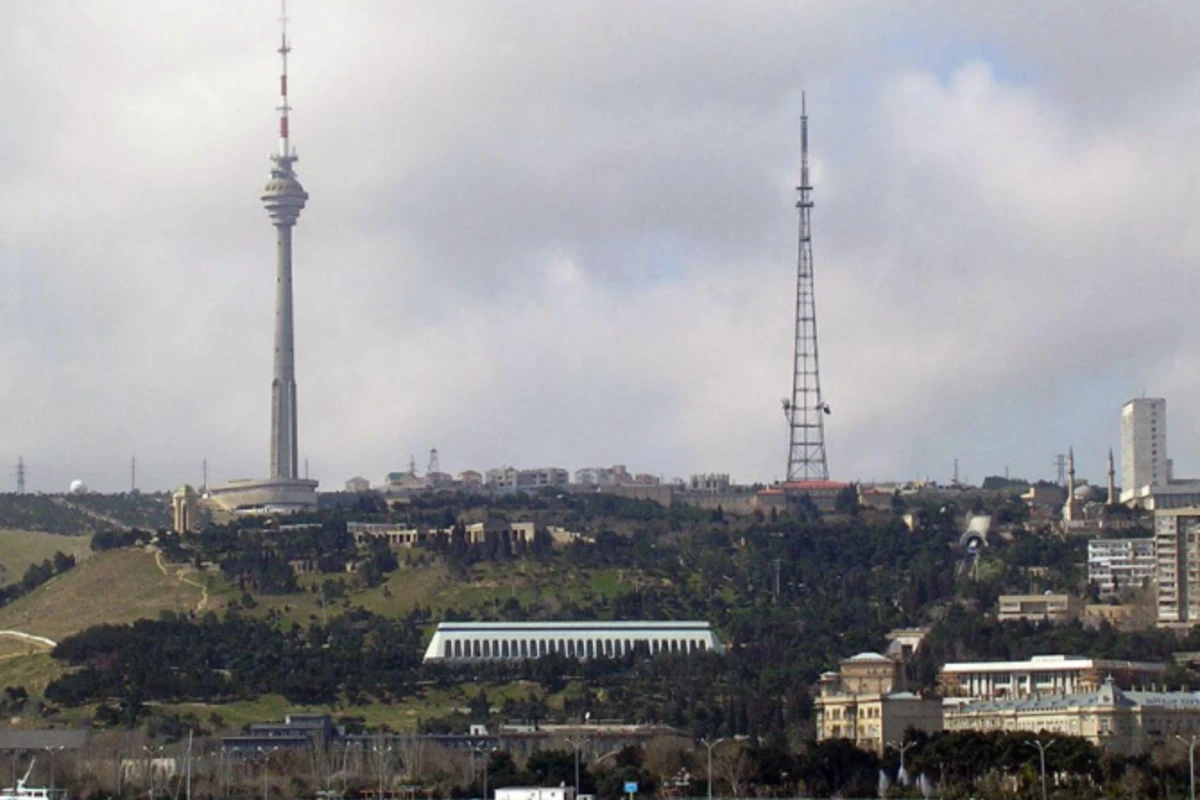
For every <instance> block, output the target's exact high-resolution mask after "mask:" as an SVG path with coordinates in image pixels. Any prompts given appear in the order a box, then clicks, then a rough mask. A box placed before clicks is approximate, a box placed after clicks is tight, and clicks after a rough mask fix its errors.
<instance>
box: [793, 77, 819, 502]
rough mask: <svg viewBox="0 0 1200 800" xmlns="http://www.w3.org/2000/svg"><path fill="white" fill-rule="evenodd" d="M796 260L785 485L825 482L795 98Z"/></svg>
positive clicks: (806, 187)
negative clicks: (797, 158)
mask: <svg viewBox="0 0 1200 800" xmlns="http://www.w3.org/2000/svg"><path fill="white" fill-rule="evenodd" d="M800 98H801V99H800V185H799V186H797V187H796V190H797V191H798V192H799V193H800V199H799V200H797V201H796V208H797V209H799V211H800V242H799V251H800V252H799V256H798V258H797V267H796V349H795V351H794V357H793V359H792V398H791V400H784V401H783V413H784V414H785V415H786V416H787V420H788V432H789V445H788V465H787V479H788V481H804V480H822V481H824V480H829V464H828V462H827V461H826V458H825V415H826V414H828V413H829V406H828V405H826V404H825V402H824V401H823V400H822V399H821V371H820V366H819V364H820V362H819V359H818V356H817V299H816V293H815V289H814V283H813V255H812V207H813V202H812V185H811V184H810V183H809V178H808V108H807V104H806V99H805V97H804V95H803V94H801V96H800Z"/></svg>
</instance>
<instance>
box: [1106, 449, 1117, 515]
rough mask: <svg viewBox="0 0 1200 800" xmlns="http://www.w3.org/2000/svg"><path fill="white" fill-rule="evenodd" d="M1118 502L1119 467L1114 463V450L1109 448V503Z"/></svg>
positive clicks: (1112, 504) (1113, 504)
mask: <svg viewBox="0 0 1200 800" xmlns="http://www.w3.org/2000/svg"><path fill="white" fill-rule="evenodd" d="M1116 504H1117V468H1116V466H1115V465H1114V464H1113V451H1112V448H1111V447H1110V448H1108V505H1110V506H1115V505H1116Z"/></svg>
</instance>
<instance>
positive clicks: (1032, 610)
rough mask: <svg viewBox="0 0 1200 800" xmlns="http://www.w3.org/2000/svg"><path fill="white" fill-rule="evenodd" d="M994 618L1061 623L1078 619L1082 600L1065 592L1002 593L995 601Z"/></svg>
mask: <svg viewBox="0 0 1200 800" xmlns="http://www.w3.org/2000/svg"><path fill="white" fill-rule="evenodd" d="M996 605H997V611H996V618H997V619H998V620H1000V621H1001V622H1019V621H1026V622H1053V623H1056V624H1062V623H1066V622H1071V621H1072V620H1075V619H1078V618H1079V614H1080V613H1081V612H1082V611H1083V601H1082V600H1080V599H1079V598H1078V597H1075V596H1074V595H1070V594H1066V593H1055V592H1044V593H1042V594H1002V595H1000V598H999V600H998V602H997V604H996Z"/></svg>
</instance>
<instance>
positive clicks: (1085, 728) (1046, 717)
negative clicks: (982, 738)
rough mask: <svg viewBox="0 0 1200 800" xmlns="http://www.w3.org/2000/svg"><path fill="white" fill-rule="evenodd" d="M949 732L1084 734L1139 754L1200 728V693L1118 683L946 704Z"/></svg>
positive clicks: (1112, 747) (1107, 745)
mask: <svg viewBox="0 0 1200 800" xmlns="http://www.w3.org/2000/svg"><path fill="white" fill-rule="evenodd" d="M944 724H945V728H946V730H948V731H1010V732H1026V733H1034V734H1036V733H1039V732H1041V731H1046V732H1048V733H1052V734H1061V735H1066V736H1080V737H1082V738H1084V739H1087V740H1088V741H1090V742H1091V743H1092V744H1094V745H1096V746H1098V747H1103V748H1104V749H1106V750H1109V751H1112V752H1116V753H1122V754H1125V755H1135V754H1138V753H1145V752H1147V751H1148V750H1149V749H1150V748H1151V747H1152V746H1153V745H1156V744H1161V743H1163V742H1168V741H1170V740H1171V739H1172V738H1173V737H1175V736H1189V735H1192V734H1195V733H1196V732H1197V731H1198V730H1200V694H1198V693H1195V692H1153V691H1124V690H1122V689H1120V688H1119V687H1118V686H1117V685H1116V683H1115V681H1113V680H1111V679H1106V680H1104V681H1103V682H1102V683H1101V685H1100V686H1099V687H1096V688H1095V689H1091V690H1088V691H1085V692H1079V693H1071V694H1066V695H1043V696H1034V697H1026V698H1020V699H1015V698H1014V699H1003V700H987V701H980V702H973V703H969V704H966V705H960V706H947V707H946V708H945V722H944Z"/></svg>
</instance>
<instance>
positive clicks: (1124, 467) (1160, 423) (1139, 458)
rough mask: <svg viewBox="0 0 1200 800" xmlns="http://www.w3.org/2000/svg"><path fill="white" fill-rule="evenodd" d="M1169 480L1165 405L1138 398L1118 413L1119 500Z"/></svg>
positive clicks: (1158, 400) (1138, 494)
mask: <svg viewBox="0 0 1200 800" xmlns="http://www.w3.org/2000/svg"><path fill="white" fill-rule="evenodd" d="M1170 480H1171V462H1170V461H1169V460H1167V401H1166V400H1164V399H1162V398H1161V397H1139V398H1136V399H1134V400H1130V401H1129V402H1128V403H1126V404H1125V406H1124V407H1123V408H1122V409H1121V500H1122V502H1124V501H1125V500H1128V499H1131V498H1134V497H1138V496H1140V495H1141V494H1143V493H1144V490H1145V489H1146V487H1152V488H1157V487H1161V486H1166V485H1167V483H1168V482H1169V481H1170Z"/></svg>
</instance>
